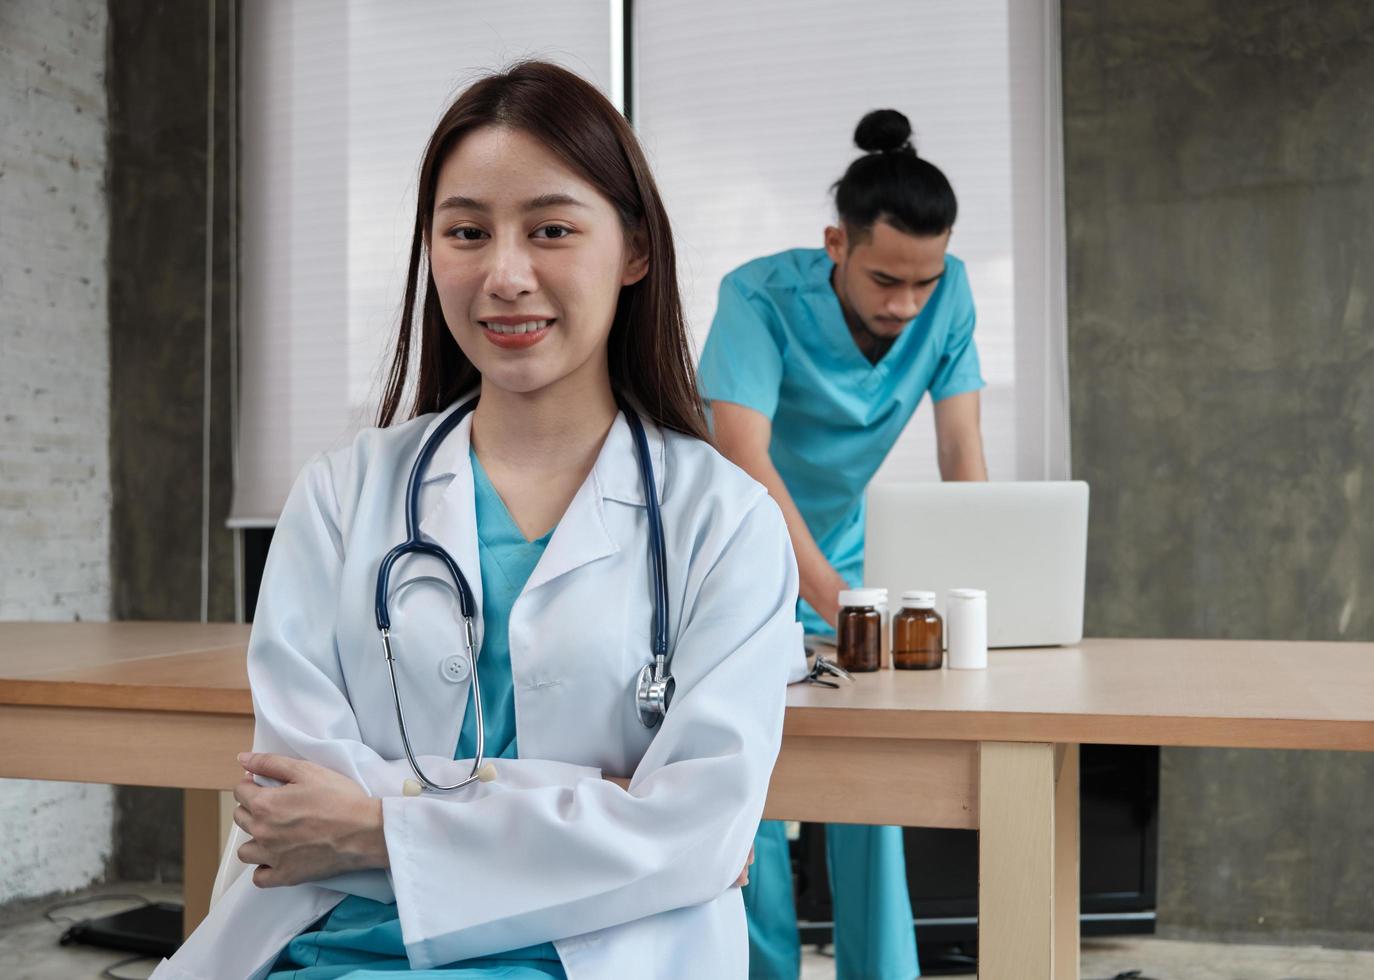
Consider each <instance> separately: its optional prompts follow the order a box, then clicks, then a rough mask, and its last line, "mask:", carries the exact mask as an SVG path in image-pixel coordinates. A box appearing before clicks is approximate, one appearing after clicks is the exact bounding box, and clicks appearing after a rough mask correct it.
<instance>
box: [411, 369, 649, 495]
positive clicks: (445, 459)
mask: <svg viewBox="0 0 1374 980" xmlns="http://www.w3.org/2000/svg"><path fill="white" fill-rule="evenodd" d="M470 397H473V396H465V397H463V398H460V399H459V400H458V401H456V402H454V403H453V404H452V405H451V406H449V407H448V408H446V409H444V410H443V411H442V412H439V413H438V414H437V415H435V416H434V418H433V419H431V420H430V422H429V424H428V425H427V426H425V431H424V434H423V435H422V436H421V437H420V445H421V446H423V445H424V444H425V442H427V441H428V440H429V437H430V436H431V435H433V434H434V430H435V429H437V428H439V425H440V423H441V422H443V421H444V419H446V418H448V417H449V416H450V415H452V414H453V413H454V412H456V411H458V408H459V406H461V405H462V404H464V403H465V402H467V401H468V400H469V398H470ZM641 418H642V416H641ZM644 434H645V436H646V437H647V439H648V443H649V459H650V461H651V462H652V463H653V467H654V492H655V493H656V494H658V500H659V503H660V504H661V503H662V502H663V487H664V482H665V474H664V469H665V465H666V464H665V456H666V453H665V449H664V439H663V433H662V431H661V430H660V429H659V427H658V426H656V425H654V424H653V423H652V422H645V423H644ZM471 441H472V420H471V418H467V419H464V420H463V421H462V422H461V423H460V424H459V426H458V428H457V429H455V430H454V431H453V432H452V433H450V434H449V437H448V438H447V439H445V440H444V443H443V445H441V446H440V447H439V448H438V449H437V450H435V453H434V457H433V458H432V459H431V460H430V461H429V468H428V469H427V470H426V471H425V474H424V477H423V480H424V482H425V483H429V482H431V481H433V480H440V479H446V478H449V477H453V476H456V475H458V474H460V473H466V472H468V470H469V469H470V468H471V462H470V460H469V458H468V447H469V446H470V445H471ZM417 452H418V450H417ZM592 478H593V479H594V481H595V482H596V483H597V484H598V488H597V489H598V492H599V493H600V495H601V496H602V497H603V498H604V499H606V500H615V501H618V502H620V503H622V504H633V505H634V506H636V507H644V506H646V505H647V501H645V499H644V481H643V480H641V479H640V476H639V455H638V453H637V452H636V451H635V442H634V434H633V433H632V432H631V431H630V423H629V422H628V421H626V419H625V413H624V412H617V413H616V417H615V421H614V422H613V423H611V430H610V432H608V433H607V434H606V441H605V442H603V443H602V444H601V452H600V453H598V454H597V457H596V463H595V464H593V466H592ZM579 493H580V491H579ZM569 510H570V511H571V507H570V508H569ZM570 516H571V515H570Z"/></svg>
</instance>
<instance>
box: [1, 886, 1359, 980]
mask: <svg viewBox="0 0 1374 980" xmlns="http://www.w3.org/2000/svg"><path fill="white" fill-rule="evenodd" d="M121 894H137V895H141V896H143V897H144V898H146V899H148V900H149V901H179V900H180V889H179V888H178V886H175V885H171V886H168V885H146V884H143V885H141V884H121V885H107V886H102V887H100V888H92V889H89V890H87V891H85V892H81V893H79V894H77V895H74V896H72V897H71V898H70V899H68V900H67V901H68V902H74V901H82V900H87V899H89V900H91V901H90V902H89V904H83V905H80V906H76V907H67V908H61V907H57V908H49V909H47V910H46V911H47V912H48V915H47V916H45V914H44V912H45V910H44V909H41V908H40V909H35V910H33V911H31V912H30V913H29V914H27V915H23V916H20V917H12V918H9V919H8V920H7V921H3V922H0V964H3V967H0V969H3V976H4V980H82V978H87V977H89V978H92V980H94V978H98V977H101V976H102V975H105V976H114V977H116V978H129V980H135V978H138V980H141V978H145V977H147V976H148V974H149V973H151V972H152V969H153V965H154V964H153V961H152V960H148V959H144V960H138V961H134V962H125V963H124V965H123V966H119V967H117V968H115V969H113V970H111V971H110V973H109V974H105V973H104V972H103V971H106V970H110V968H111V967H112V966H114V965H115V964H119V963H120V962H121V961H127V960H129V954H127V953H115V952H105V951H101V950H97V949H90V948H83V947H78V946H66V947H63V946H59V945H58V942H57V941H58V938H59V937H60V936H61V935H62V932H63V930H64V929H65V928H66V926H67V924H68V922H69V921H70V920H72V919H78V918H89V917H95V916H100V915H109V914H112V913H114V912H118V911H121V910H123V909H126V908H130V907H131V906H132V905H134V904H136V903H134V902H131V901H130V900H127V899H119V898H116V897H114V896H116V895H121ZM103 896H110V897H103ZM49 916H50V917H51V919H50V918H49ZM52 920H57V921H52ZM1131 971H1139V972H1138V973H1132V972H1131ZM834 976H835V966H834V961H833V960H832V959H831V958H830V957H829V956H828V955H825V954H822V953H818V952H816V951H815V950H814V949H808V950H807V951H806V953H805V955H804V957H803V963H802V980H832V978H833V977H834ZM970 976H971V974H970ZM1082 976H1083V978H1084V980H1116V978H1118V977H1121V978H1122V980H1125V978H1132V977H1133V978H1135V980H1370V978H1374V951H1364V952H1362V951H1354V950H1335V949H1320V948H1316V947H1297V946H1238V945H1228V944H1223V943H1194V942H1182V941H1179V940H1169V939H1155V938H1153V937H1148V938H1135V937H1130V938H1121V939H1090V940H1085V941H1084V943H1083V958H1082Z"/></svg>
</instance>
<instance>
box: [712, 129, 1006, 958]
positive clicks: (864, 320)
mask: <svg viewBox="0 0 1374 980" xmlns="http://www.w3.org/2000/svg"><path fill="white" fill-rule="evenodd" d="M910 137H911V126H910V124H909V123H908V122H907V119H906V117H905V116H903V115H902V114H901V113H899V112H896V111H894V110H891V109H882V110H878V111H876V112H871V113H869V114H868V115H867V116H865V117H864V119H863V120H862V122H860V123H859V127H858V129H857V130H856V132H855V136H854V139H855V142H856V143H857V144H858V145H859V147H860V149H863V150H865V151H866V155H864V156H862V157H859V158H858V159H857V160H855V161H854V162H853V163H852V164H851V165H850V167H849V169H848V170H847V171H846V172H845V175H844V177H843V178H841V180H840V181H839V182H838V183H837V184H836V186H835V198H836V210H837V211H838V214H839V221H838V224H837V225H836V226H834V227H830V228H827V229H826V230H825V248H824V249H794V250H792V251H788V252H783V253H781V254H778V255H771V256H767V257H765V258H761V259H755V260H754V261H752V262H749V263H747V264H745V265H743V266H741V267H740V268H738V269H736V270H735V271H734V272H732V273H730V274H729V275H728V276H726V277H725V279H724V281H723V282H722V283H721V287H720V301H719V305H718V306H717V308H716V315H715V320H714V321H713V322H712V324H711V332H710V335H709V336H708V337H707V340H706V346H705V348H704V350H703V352H702V357H701V369H700V376H701V385H702V390H703V393H704V395H705V397H706V398H707V399H708V401H709V402H710V406H711V412H712V419H713V425H714V428H715V435H716V440H717V444H718V446H719V448H720V450H721V451H722V452H723V453H724V454H725V455H726V456H728V457H729V458H730V459H732V460H733V461H734V462H735V463H737V464H739V466H740V467H742V468H743V469H744V470H746V471H747V472H748V473H749V474H750V475H751V476H753V477H754V478H755V479H756V480H758V481H759V482H760V483H762V484H764V485H765V486H766V487H767V488H768V489H769V491H770V492H771V493H772V495H773V496H774V498H776V499H777V501H778V503H779V505H780V506H781V507H782V511H783V515H784V517H785V518H786V520H787V526H788V530H789V532H790V534H791V537H792V545H793V548H794V550H795V551H796V554H797V563H798V566H799V568H800V572H801V598H802V600H803V601H802V602H801V603H800V605H799V613H800V616H801V619H802V622H803V624H804V625H805V627H806V631H807V632H808V633H829V632H832V631H833V630H834V625H835V620H836V616H837V613H838V609H839V603H838V599H839V591H840V590H841V589H847V588H851V587H854V586H857V585H859V584H860V582H861V580H862V576H863V544H864V542H863V530H864V489H865V487H866V486H867V485H868V481H869V479H870V478H871V477H872V476H873V474H874V472H875V471H876V470H877V469H878V466H879V465H880V464H881V463H882V461H883V458H884V457H885V456H886V455H887V453H888V450H890V449H891V448H892V444H893V443H894V442H895V441H896V440H897V437H898V436H899V435H901V432H902V429H903V428H904V427H905V426H906V424H907V420H908V419H910V418H911V415H912V413H913V412H914V411H915V410H916V406H917V404H918V403H919V402H920V401H921V398H922V397H923V396H924V395H926V394H927V393H929V395H930V398H931V401H932V402H933V403H934V406H935V430H936V436H937V442H938V452H939V464H940V474H941V476H942V477H943V478H944V479H946V480H985V479H987V468H986V465H985V464H984V461H983V444H982V437H981V435H980V432H979V425H978V412H979V404H978V398H979V396H978V391H979V389H980V388H982V387H983V379H982V376H981V374H980V373H979V368H978V354H977V351H976V350H975V348H974V344H973V322H974V309H973V298H972V295H971V294H970V292H969V285H968V279H967V277H966V276H965V274H964V265H963V263H962V262H960V261H959V260H958V259H957V258H955V257H954V256H953V255H950V254H948V253H947V252H946V246H947V245H948V243H949V237H950V230H951V228H952V227H953V225H954V218H955V214H956V211H957V204H956V201H955V197H954V192H953V190H952V189H951V188H950V185H949V181H948V180H946V179H945V176H944V174H942V173H941V172H940V170H939V169H938V168H936V167H935V166H934V165H933V164H931V163H929V162H928V161H926V160H923V159H921V158H920V157H918V156H917V155H916V151H915V149H914V148H913V147H912V146H911V143H910ZM826 848H827V855H828V861H827V864H828V869H829V875H830V887H831V894H832V898H833V904H834V921H835V960H836V975H837V977H838V980H859V978H863V980H910V978H911V977H914V976H919V975H920V968H919V966H918V963H917V957H916V938H915V932H914V930H913V928H912V915H911V901H910V898H909V896H908V894H907V886H906V866H905V858H904V855H903V848H902V836H901V828H900V827H864V826H854V825H830V826H828V827H827V828H826ZM755 852H756V854H757V861H756V863H755V865H754V868H753V869H752V872H751V874H750V884H749V885H748V886H747V887H746V888H745V896H744V898H745V908H746V911H747V913H748V918H749V942H750V950H749V952H750V967H749V976H750V977H751V978H756V980H795V978H796V977H797V976H798V973H799V969H800V948H799V944H798V936H797V922H796V910H795V906H794V903H793V896H792V879H791V868H790V862H789V860H788V852H787V841H786V838H785V836H784V832H783V826H782V824H780V823H776V822H765V823H764V824H763V825H762V826H761V827H760V829H759V834H758V837H757V839H756V841H755Z"/></svg>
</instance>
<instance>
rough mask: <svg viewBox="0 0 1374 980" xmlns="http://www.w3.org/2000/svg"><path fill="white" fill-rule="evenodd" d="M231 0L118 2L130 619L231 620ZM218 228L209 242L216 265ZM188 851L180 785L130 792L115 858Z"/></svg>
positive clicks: (114, 66)
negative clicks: (208, 251) (228, 525)
mask: <svg viewBox="0 0 1374 980" xmlns="http://www.w3.org/2000/svg"><path fill="white" fill-rule="evenodd" d="M234 6H235V4H234V0H214V2H211V0H194V2H189V0H111V3H110V64H109V99H110V332H111V344H110V385H111V390H110V396H111V401H110V455H111V461H110V462H111V484H112V489H113V519H112V528H113V529H112V537H113V540H112V542H111V544H112V569H113V574H114V583H115V588H114V596H113V604H114V615H115V617H116V618H118V619H170V620H199V619H200V618H201V617H202V615H205V616H206V618H208V619H210V620H229V621H232V620H233V618H234V556H233V536H232V534H231V533H230V532H229V531H228V530H226V529H225V526H224V521H225V518H226V516H227V515H228V512H229V499H230V494H231V493H232V490H233V474H232V469H231V452H230V424H229V420H230V411H229V409H230V400H229V395H230V392H229V379H230V372H229V341H230V335H231V328H230V303H229V299H230V289H231V280H230V275H229V271H230V262H229V242H230V235H229V229H230V211H229V201H230V193H229V190H230V169H231V168H230V165H229V164H230V150H231V147H232V146H233V140H232V139H231V127H230V119H231V112H230V109H231V104H232V102H233V99H234V90H233V87H232V82H233V80H234V75H233V72H232V71H231V61H230V59H231V52H232V51H233V50H234V46H233V45H232V44H231V43H230V41H231V38H230V35H231V31H232V29H233V25H234V24H235V22H236V21H235V17H234V16H233V15H234V14H235V13H236V11H235V9H234ZM212 12H213V15H214V20H213V22H212V20H211V14H212ZM212 57H213V59H214V65H213V70H212V66H211V58H212ZM212 129H213V141H214V147H213V154H211V150H210V145H209V144H210V140H211V135H210V132H211V130H212ZM212 179H213V182H214V186H213V194H208V193H207V191H208V189H209V187H210V184H209V182H210V181H211V180H212ZM207 198H209V199H210V201H211V208H210V211H209V212H208V213H207V206H206V205H207ZM207 240H208V241H211V242H212V243H213V246H212V252H211V254H210V256H209V260H210V262H209V267H208V269H207V263H206V260H207V255H206V242H207ZM207 279H208V291H207ZM207 303H208V304H209V306H208V309H207ZM207 313H208V316H207ZM207 464H208V469H207ZM180 848H181V793H180V792H179V791H177V790H160V789H149V788H137V787H122V788H121V789H120V790H119V791H118V795H117V822H116V853H115V862H114V863H115V868H114V870H115V873H116V874H117V875H118V876H119V877H120V878H124V879H154V880H164V879H171V880H179V879H180V876H181V851H180Z"/></svg>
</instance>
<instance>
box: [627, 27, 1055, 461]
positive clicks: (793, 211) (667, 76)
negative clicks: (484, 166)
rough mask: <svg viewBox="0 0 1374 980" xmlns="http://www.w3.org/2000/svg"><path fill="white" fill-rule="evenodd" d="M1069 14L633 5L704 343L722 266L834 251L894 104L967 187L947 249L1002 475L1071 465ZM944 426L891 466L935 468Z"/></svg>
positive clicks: (989, 442) (906, 440)
mask: <svg viewBox="0 0 1374 980" xmlns="http://www.w3.org/2000/svg"><path fill="white" fill-rule="evenodd" d="M1009 2H1010V3H1011V5H1013V6H1016V7H1017V8H1018V10H1017V12H1016V14H1015V18H1014V20H1013V17H1012V13H1011V11H1009V9H1008V8H1009ZM1057 12H1058V4H1057V2H1053V0H1032V2H1021V0H918V2H913V0H863V2H855V3H843V4H841V3H835V2H833V0H753V2H751V3H748V4H740V3H734V2H731V0H694V2H693V3H690V4H681V3H667V2H646V3H642V4H639V5H637V6H636V13H635V20H634V28H635V37H634V39H633V41H634V44H635V57H634V60H633V64H634V66H635V74H634V79H633V81H634V83H635V85H634V106H635V121H636V127H637V129H638V130H639V133H640V135H641V138H642V139H643V141H644V143H645V146H646V149H647V151H648V153H649V156H650V161H651V163H652V165H653V167H654V171H655V173H656V175H657V177H658V180H659V184H660V187H661V189H662V191H663V194H664V197H665V199H666V203H667V207H668V212H669V214H670V215H671V217H672V220H673V225H674V230H675V232H676V235H677V238H678V243H679V246H680V252H679V254H680V256H681V262H682V278H683V287H684V296H685V299H686V303H687V311H688V318H689V322H690V324H691V326H692V330H693V334H694V339H695V342H696V344H697V347H698V349H699V348H700V345H701V343H702V342H703V341H704V340H705V337H706V333H707V330H708V328H709V326H710V322H711V316H712V314H713V313H714V309H715V302H716V289H717V287H718V285H719V283H720V280H721V277H722V276H724V275H725V274H726V273H727V272H729V271H730V270H731V269H733V268H734V267H735V266H737V265H739V264H741V263H743V262H745V261H748V260H749V259H752V258H755V257H757V256H760V255H766V254H770V253H773V252H778V251H781V250H783V249H787V248H795V247H798V246H806V247H819V246H820V245H821V236H822V232H823V229H824V228H825V226H826V225H827V224H830V223H833V221H834V206H833V201H832V199H831V198H830V196H829V193H828V189H829V187H830V185H831V184H832V183H833V182H834V181H835V180H837V179H838V178H839V177H840V176H841V175H842V174H843V173H844V170H845V168H846V167H847V166H848V164H849V162H850V161H851V160H853V159H854V157H856V156H857V155H858V153H859V151H858V150H857V149H856V148H855V147H854V145H853V141H852V137H853V132H854V127H855V125H856V124H857V123H858V121H859V119H860V118H861V117H862V116H863V115H864V113H865V112H867V111H869V110H871V109H876V108H883V107H892V108H896V109H899V110H900V111H902V112H903V113H905V114H906V115H907V116H908V118H910V119H911V121H912V125H913V127H914V129H915V140H916V145H917V147H918V150H919V151H920V153H921V154H922V155H923V156H925V157H927V158H928V159H930V160H931V161H933V162H934V163H936V164H937V165H938V166H939V167H940V168H941V169H942V170H943V171H944V172H945V173H946V175H947V176H948V177H949V179H950V182H951V183H952V184H953V185H954V189H955V193H956V194H957V195H958V198H959V219H958V222H957V224H956V226H955V230H954V236H953V239H952V241H951V244H950V251H951V252H953V253H954V254H956V255H958V256H959V257H960V258H962V259H963V260H964V261H965V263H966V264H967V266H968V273H969V279H970V282H971V283H972V287H973V294H974V300H975V303H976V305H977V308H978V325H977V329H976V333H975V336H976V339H977V344H978V352H979V356H980V358H981V361H982V367H983V375H984V377H985V379H986V380H987V382H988V387H987V388H986V389H985V390H984V392H983V401H982V404H983V434H984V441H985V446H986V453H987V460H988V466H989V469H990V472H991V475H992V477H993V478H994V479H1016V478H1020V479H1037V478H1046V477H1061V476H1064V475H1066V474H1067V463H1066V459H1067V448H1066V447H1067V400H1066V395H1065V396H1064V397H1062V398H1061V397H1059V393H1060V392H1062V391H1063V390H1064V386H1063V385H1062V384H1060V382H1059V381H1058V380H1055V381H1053V383H1051V382H1050V381H1047V380H1046V375H1047V374H1050V375H1053V378H1054V379H1062V377H1063V376H1064V374H1066V371H1067V368H1066V366H1065V365H1064V364H1063V351H1064V345H1063V343H1062V340H1060V339H1056V338H1062V335H1063V331H1064V323H1063V306H1062V302H1061V303H1060V304H1059V305H1058V306H1057V307H1056V306H1055V305H1054V303H1053V297H1059V296H1062V280H1063V244H1062V234H1059V236H1058V237H1057V238H1056V237H1055V235H1056V234H1057V233H1058V232H1057V230H1058V229H1059V228H1060V227H1061V225H1060V224H1059V223H1060V222H1062V217H1060V216H1061V215H1062V192H1060V191H1059V189H1058V187H1059V184H1058V181H1059V171H1058V170H1057V169H1056V168H1055V167H1054V166H1052V165H1051V164H1052V163H1053V162H1054V160H1057V156H1055V154H1057V152H1058V147H1059V145H1060V138H1059V132H1058V112H1059V109H1058V94H1057V88H1056V87H1055V86H1056V84H1057V81H1056V78H1057V76H1056V77H1051V74H1050V72H1051V69H1052V68H1054V69H1057V49H1056V48H1055V45H1054V39H1055V36H1056V33H1057V26H1056V25H1057V23H1058V21H1057ZM1050 57H1054V58H1055V59H1056V61H1055V63H1054V64H1051V63H1050V61H1049V58H1050ZM1013 110H1015V113H1016V114H1017V121H1016V124H1015V125H1014V123H1013ZM1056 359H1057V360H1056ZM932 420H933V413H932V412H931V410H930V407H929V400H927V401H926V402H925V403H924V404H923V405H922V407H921V408H920V409H919V410H918V414H917V416H916V418H915V419H914V420H913V424H912V425H910V426H909V427H908V428H907V431H906V433H905V434H904V435H903V436H902V438H901V439H900V440H899V442H898V444H897V445H896V447H895V448H894V449H893V451H892V454H891V455H890V456H889V457H888V459H887V462H886V463H885V464H884V466H883V467H882V469H881V470H880V471H879V473H878V476H877V479H879V480H915V479H938V478H939V471H938V469H937V467H936V457H935V439H934V430H933V421H932ZM1055 453H1060V454H1062V455H1063V460H1064V461H1063V462H1062V463H1061V461H1060V460H1059V458H1058V457H1056V456H1055V455H1054V454H1055Z"/></svg>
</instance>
